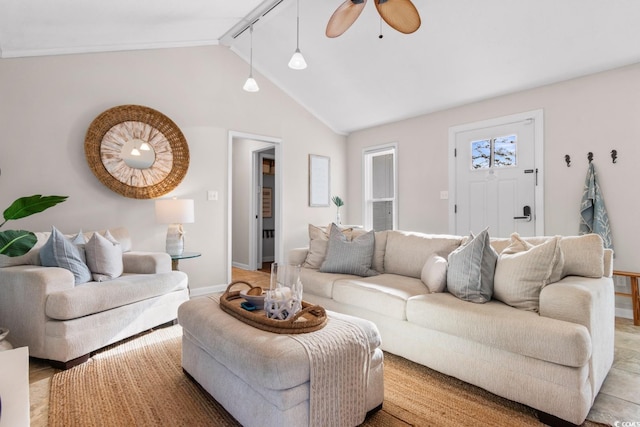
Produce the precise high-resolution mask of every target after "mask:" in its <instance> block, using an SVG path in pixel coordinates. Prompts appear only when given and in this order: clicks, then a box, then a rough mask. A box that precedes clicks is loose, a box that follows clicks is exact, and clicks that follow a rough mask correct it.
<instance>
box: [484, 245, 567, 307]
mask: <svg viewBox="0 0 640 427" xmlns="http://www.w3.org/2000/svg"><path fill="white" fill-rule="evenodd" d="M561 259H562V256H561V251H560V237H559V236H556V237H553V238H551V239H549V240H547V241H546V242H544V243H542V244H540V245H537V246H534V245H532V244H530V243H527V242H525V241H524V240H522V239H521V238H520V236H519V235H518V234H517V233H514V234H512V235H511V244H510V245H509V246H508V247H507V248H506V249H505V250H504V251H502V253H501V254H500V257H499V258H498V263H497V265H496V274H495V279H494V288H493V290H494V294H493V296H494V298H495V299H497V300H499V301H502V302H504V303H505V304H508V305H510V306H512V307H515V308H519V309H522V310H529V311H535V312H538V311H539V308H540V291H541V290H542V288H543V287H545V286H546V285H548V284H549V283H551V282H552V280H559V277H560V276H561V273H558V271H560V272H561V271H562V263H561Z"/></svg>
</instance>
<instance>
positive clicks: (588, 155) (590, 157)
mask: <svg viewBox="0 0 640 427" xmlns="http://www.w3.org/2000/svg"><path fill="white" fill-rule="evenodd" d="M587 159H589V163H591V161H592V160H593V153H592V152H591V151H589V154H587Z"/></svg>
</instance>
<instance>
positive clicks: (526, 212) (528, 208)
mask: <svg viewBox="0 0 640 427" xmlns="http://www.w3.org/2000/svg"><path fill="white" fill-rule="evenodd" d="M522 214H523V215H524V216H514V217H513V219H526V220H527V222H529V221H531V206H529V205H527V206H525V207H524V208H522Z"/></svg>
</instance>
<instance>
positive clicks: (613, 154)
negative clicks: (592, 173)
mask: <svg viewBox="0 0 640 427" xmlns="http://www.w3.org/2000/svg"><path fill="white" fill-rule="evenodd" d="M617 160H618V150H611V161H612V162H613V163H616V161H617Z"/></svg>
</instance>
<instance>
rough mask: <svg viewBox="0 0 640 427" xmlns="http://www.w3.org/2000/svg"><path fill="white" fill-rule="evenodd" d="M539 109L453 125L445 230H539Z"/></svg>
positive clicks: (508, 232) (501, 233)
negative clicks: (446, 224)
mask: <svg viewBox="0 0 640 427" xmlns="http://www.w3.org/2000/svg"><path fill="white" fill-rule="evenodd" d="M542 118H543V116H542V110H536V111H532V112H528V113H522V114H516V115H511V116H506V117H500V118H497V119H492V120H487V121H482V122H476V123H471V124H467V125H462V126H456V127H452V128H451V129H450V131H449V146H450V147H449V152H450V158H449V228H450V232H451V233H453V234H457V235H467V234H468V233H469V232H470V231H472V232H474V233H478V232H480V231H482V230H483V229H484V228H486V227H489V233H490V234H491V236H493V237H509V236H510V235H511V233H513V232H518V233H519V234H521V235H523V236H536V235H543V234H544V206H543V200H544V185H543V179H542V178H543V168H542V166H543V153H542V150H543V138H542V135H543V133H542V129H543V126H542Z"/></svg>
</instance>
